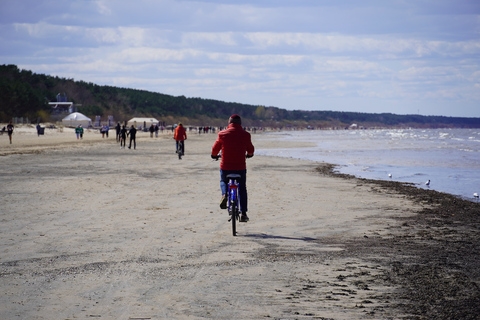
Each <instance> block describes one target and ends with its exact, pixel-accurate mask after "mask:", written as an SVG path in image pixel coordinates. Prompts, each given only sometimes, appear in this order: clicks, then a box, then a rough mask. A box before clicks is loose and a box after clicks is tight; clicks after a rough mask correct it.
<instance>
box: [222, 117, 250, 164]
mask: <svg viewBox="0 0 480 320" xmlns="http://www.w3.org/2000/svg"><path fill="white" fill-rule="evenodd" d="M220 151H222V161H221V163H220V169H222V170H245V169H246V168H247V164H246V161H245V155H246V154H248V155H253V153H254V152H255V148H254V147H253V144H252V139H251V136H250V133H248V132H247V131H245V130H243V128H242V126H241V125H239V124H236V123H230V124H229V125H228V127H227V129H225V130H222V131H220V132H219V133H218V137H217V141H215V143H214V144H213V147H212V155H213V156H216V155H217V154H218V153H219V152H220Z"/></svg>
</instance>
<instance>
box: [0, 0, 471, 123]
mask: <svg viewBox="0 0 480 320" xmlns="http://www.w3.org/2000/svg"><path fill="white" fill-rule="evenodd" d="M0 64H14V65H17V66H18V67H19V68H20V69H25V70H31V71H32V72H34V73H40V74H48V75H53V76H58V77H62V78H67V79H74V80H82V81H86V82H92V83H95V84H99V85H110V86H117V87H123V88H134V89H141V90H148V91H153V92H159V93H163V94H169V95H173V96H182V95H183V96H186V97H200V98H204V99H215V100H222V101H228V102H239V103H245V104H251V105H263V106H274V107H279V108H283V109H288V110H332V111H353V112H366V113H395V114H421V115H441V116H454V117H480V1H478V0H388V1H384V0H362V1H359V0H345V1H342V0H248V1H232V0H197V1H193V0H191V1H190V0H188V1H187V0H135V1H131V0H95V1H93V0H68V1H66V0H0ZM67 95H68V93H67Z"/></svg>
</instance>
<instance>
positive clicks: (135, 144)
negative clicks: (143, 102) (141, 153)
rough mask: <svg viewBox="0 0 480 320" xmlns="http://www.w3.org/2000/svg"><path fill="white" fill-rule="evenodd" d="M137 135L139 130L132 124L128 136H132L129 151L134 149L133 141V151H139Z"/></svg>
mask: <svg viewBox="0 0 480 320" xmlns="http://www.w3.org/2000/svg"><path fill="white" fill-rule="evenodd" d="M136 134H137V129H135V127H134V126H133V124H132V126H131V128H130V130H129V131H128V134H127V136H130V145H129V146H128V149H131V148H132V141H133V149H137V141H136V139H135V136H136Z"/></svg>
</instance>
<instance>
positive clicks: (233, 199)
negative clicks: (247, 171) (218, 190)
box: [227, 174, 241, 236]
mask: <svg viewBox="0 0 480 320" xmlns="http://www.w3.org/2000/svg"><path fill="white" fill-rule="evenodd" d="M227 178H228V214H229V215H230V221H232V233H233V236H236V235H237V226H236V223H237V221H239V219H240V197H239V196H238V185H239V183H238V179H240V178H241V176H240V175H239V174H229V175H228V176H227Z"/></svg>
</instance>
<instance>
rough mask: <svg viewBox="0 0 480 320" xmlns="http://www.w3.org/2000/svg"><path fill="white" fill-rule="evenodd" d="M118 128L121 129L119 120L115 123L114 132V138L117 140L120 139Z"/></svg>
mask: <svg viewBox="0 0 480 320" xmlns="http://www.w3.org/2000/svg"><path fill="white" fill-rule="evenodd" d="M120 130H122V128H121V127H120V122H117V125H116V126H115V132H116V134H117V135H116V136H115V139H117V142H118V141H119V140H120V138H121V137H120Z"/></svg>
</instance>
